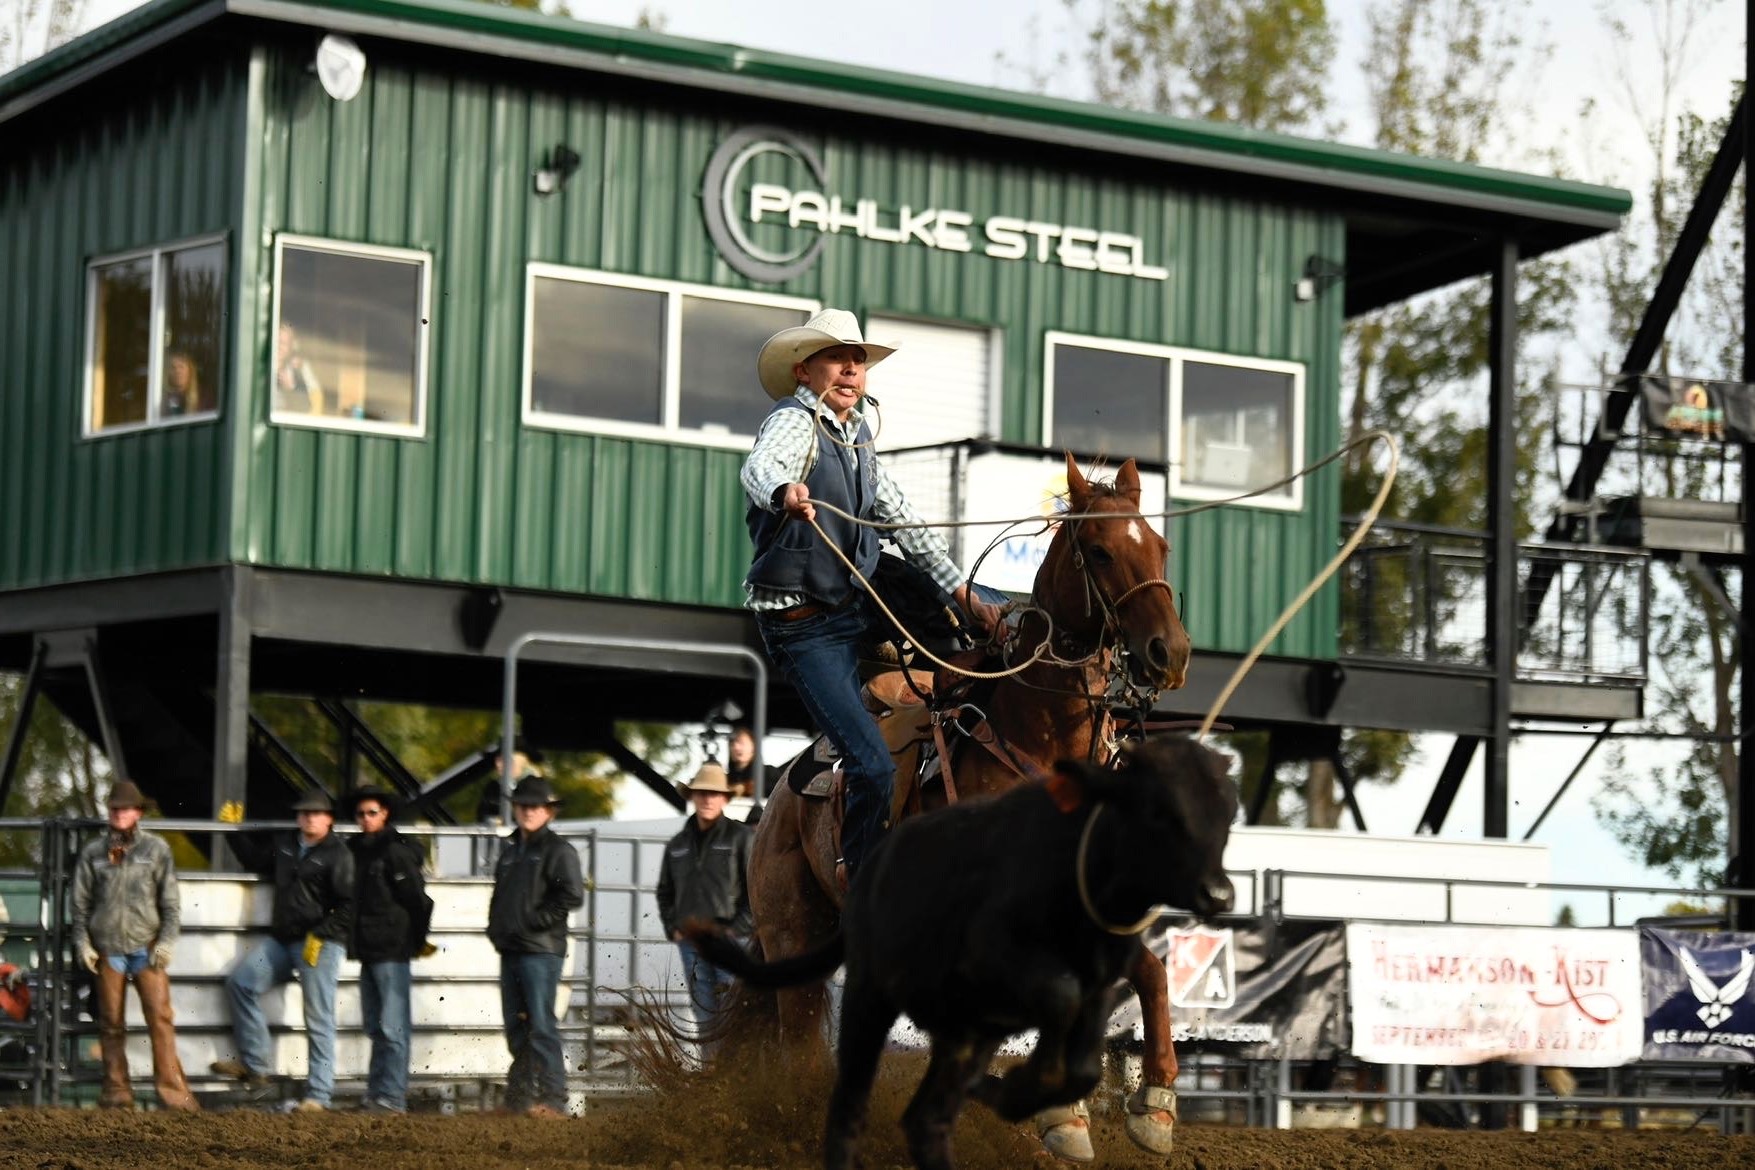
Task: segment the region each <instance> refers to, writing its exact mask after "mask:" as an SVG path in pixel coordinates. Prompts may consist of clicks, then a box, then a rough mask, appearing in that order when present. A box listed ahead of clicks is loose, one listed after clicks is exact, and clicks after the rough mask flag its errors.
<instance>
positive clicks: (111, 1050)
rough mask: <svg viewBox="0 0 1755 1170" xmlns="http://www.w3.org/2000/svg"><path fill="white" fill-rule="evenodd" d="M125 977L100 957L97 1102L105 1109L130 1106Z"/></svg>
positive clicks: (98, 977) (98, 971)
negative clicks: (101, 1074)
mask: <svg viewBox="0 0 1755 1170" xmlns="http://www.w3.org/2000/svg"><path fill="white" fill-rule="evenodd" d="M127 994H128V977H127V976H126V975H124V974H122V972H120V971H118V970H116V969H115V968H114V967H112V966H110V965H109V963H107V962H102V961H100V962H99V963H98V968H97V1008H98V1050H99V1051H100V1052H101V1053H102V1054H103V1062H104V1087H103V1089H102V1091H101V1092H100V1093H99V1094H98V1104H99V1105H101V1106H102V1107H104V1108H105V1109H132V1108H133V1107H134V1089H133V1087H132V1086H130V1085H129V1083H128V1030H127V1016H126V1015H125V1014H124V1013H125V1012H126V1011H127V1008H128V1004H127V999H126V996H127Z"/></svg>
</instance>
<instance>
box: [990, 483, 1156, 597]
mask: <svg viewBox="0 0 1755 1170" xmlns="http://www.w3.org/2000/svg"><path fill="white" fill-rule="evenodd" d="M1086 474H1087V475H1091V476H1092V477H1093V478H1100V479H1109V478H1112V477H1113V476H1114V470H1113V468H1111V469H1109V470H1106V471H1103V472H1101V473H1093V472H1090V471H1087V472H1086ZM1164 491H1165V483H1164V475H1163V473H1162V472H1156V471H1142V472H1140V511H1141V512H1142V513H1145V514H1150V513H1154V512H1162V511H1163V510H1164ZM1064 511H1066V459H1065V457H1064V456H1034V455H1007V454H1002V453H999V452H988V453H986V454H982V455H975V456H972V457H971V458H970V459H969V462H968V465H967V472H966V474H965V477H964V480H963V506H962V514H963V515H965V516H1006V517H1020V516H1026V515H1030V514H1031V513H1035V514H1038V515H1040V516H1041V517H1042V518H1043V521H1044V522H1043V523H1042V524H1033V523H1032V524H1022V525H1019V526H1018V527H1016V528H1014V529H1012V530H1011V532H1012V533H1013V535H1007V533H1006V529H1005V526H1004V525H1000V524H983V525H976V526H973V527H970V528H967V529H965V530H964V535H963V561H964V563H963V566H962V568H963V571H964V572H965V573H973V572H975V561H976V559H977V558H979V557H981V556H982V554H983V553H986V556H985V558H984V559H982V560H981V568H980V571H979V574H978V576H977V580H979V581H980V582H981V583H982V584H983V585H991V586H993V587H994V588H995V589H1003V590H1005V591H1006V592H1007V593H1028V592H1030V590H1031V589H1032V588H1033V587H1034V586H1035V584H1036V570H1037V569H1039V568H1041V567H1042V560H1043V558H1044V557H1046V556H1047V555H1048V544H1049V541H1051V540H1053V539H1054V530H1053V529H1052V528H1050V527H1049V526H1048V524H1047V521H1049V520H1051V519H1052V518H1053V517H1055V516H1057V515H1059V514H1060V513H1062V512H1064ZM1146 523H1147V524H1149V525H1151V527H1152V528H1153V529H1154V530H1155V531H1156V532H1157V533H1158V534H1159V535H1160V536H1161V535H1163V532H1164V519H1163V517H1161V516H1153V517H1152V518H1151V519H1149V520H1147V521H1146ZM1001 536H1006V539H1005V540H1003V541H1001V542H1000V543H999V544H998V545H996V546H994V547H993V548H992V549H991V550H989V549H988V545H989V543H990V542H992V541H995V540H999V538H1000V537H1001Z"/></svg>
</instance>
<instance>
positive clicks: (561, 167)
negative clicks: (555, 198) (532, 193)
mask: <svg viewBox="0 0 1755 1170" xmlns="http://www.w3.org/2000/svg"><path fill="white" fill-rule="evenodd" d="M578 169H579V152H578V151H576V150H574V149H573V148H572V147H570V146H567V145H566V144H565V143H556V144H555V148H554V149H553V150H551V151H549V152H548V157H547V158H545V159H544V160H543V161H542V163H541V164H540V165H539V166H538V167H537V168H536V174H535V175H534V176H533V178H534V180H535V183H536V193H537V194H538V195H553V194H554V193H555V192H556V191H559V190H560V189H561V188H562V187H564V186H566V185H567V180H568V179H570V178H572V177H573V172H574V171H576V170H578Z"/></svg>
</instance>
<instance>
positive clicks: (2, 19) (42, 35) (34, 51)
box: [0, 0, 85, 73]
mask: <svg viewBox="0 0 1755 1170" xmlns="http://www.w3.org/2000/svg"><path fill="white" fill-rule="evenodd" d="M84 25H85V0H0V73H5V72H6V71H7V70H9V69H16V68H18V67H19V66H20V65H23V64H24V63H25V62H26V61H29V60H31V59H32V58H35V57H40V56H42V55H43V54H44V53H46V52H48V51H49V50H50V49H52V48H54V47H55V46H56V45H59V44H61V43H62V42H63V41H69V40H72V39H73V38H74V37H76V36H78V35H79V32H80V30H81V29H82V28H83V27H84Z"/></svg>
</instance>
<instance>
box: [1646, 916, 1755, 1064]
mask: <svg viewBox="0 0 1755 1170" xmlns="http://www.w3.org/2000/svg"><path fill="white" fill-rule="evenodd" d="M1639 957H1640V961H1641V963H1642V964H1643V965H1644V968H1645V970H1644V980H1645V1057H1646V1059H1647V1060H1718V1061H1724V1062H1726V1063H1728V1064H1755V987H1751V986H1750V984H1751V983H1752V982H1755V979H1752V976H1755V934H1737V933H1733V932H1729V931H1724V932H1717V931H1715V932H1712V933H1707V932H1706V931H1697V930H1660V929H1658V928H1657V927H1651V926H1647V927H1642V928H1640V931H1639Z"/></svg>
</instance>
